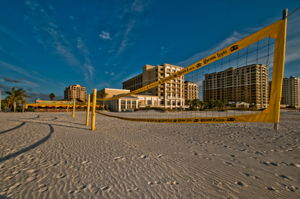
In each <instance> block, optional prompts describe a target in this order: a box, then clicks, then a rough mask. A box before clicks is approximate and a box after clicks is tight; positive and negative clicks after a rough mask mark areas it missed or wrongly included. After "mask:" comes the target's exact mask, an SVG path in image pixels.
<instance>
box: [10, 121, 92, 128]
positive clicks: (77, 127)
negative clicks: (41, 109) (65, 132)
mask: <svg viewBox="0 0 300 199" xmlns="http://www.w3.org/2000/svg"><path fill="white" fill-rule="evenodd" d="M11 121H20V120H11ZM21 121H22V120H21ZM26 122H27V123H36V124H44V125H45V124H46V125H47V124H48V125H50V124H49V123H46V122H49V120H48V121H44V122H45V123H44V122H38V121H26ZM58 122H59V121H58ZM74 124H75V123H74ZM51 125H53V126H60V127H66V128H73V129H81V130H89V129H87V128H81V127H76V126H68V125H62V124H51Z"/></svg>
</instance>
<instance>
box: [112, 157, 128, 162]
mask: <svg viewBox="0 0 300 199" xmlns="http://www.w3.org/2000/svg"><path fill="white" fill-rule="evenodd" d="M117 160H126V158H124V157H122V156H118V157H115V158H114V161H117Z"/></svg>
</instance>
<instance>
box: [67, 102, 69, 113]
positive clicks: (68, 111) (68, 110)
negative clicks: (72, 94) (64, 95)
mask: <svg viewBox="0 0 300 199" xmlns="http://www.w3.org/2000/svg"><path fill="white" fill-rule="evenodd" d="M68 112H69V104H68V105H67V113H68Z"/></svg>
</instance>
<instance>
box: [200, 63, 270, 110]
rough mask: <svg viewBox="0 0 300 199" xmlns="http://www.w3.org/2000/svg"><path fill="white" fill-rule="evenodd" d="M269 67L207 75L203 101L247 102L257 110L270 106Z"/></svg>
mask: <svg viewBox="0 0 300 199" xmlns="http://www.w3.org/2000/svg"><path fill="white" fill-rule="evenodd" d="M268 87H269V86H268V67H267V66H265V65H262V64H252V65H247V66H243V67H239V68H228V69H227V70H224V71H220V72H215V73H210V74H206V75H205V79H204V80H203V100H204V101H210V100H226V101H227V102H229V103H241V102H246V103H249V104H250V105H252V106H255V107H256V108H266V107H267V106H268V101H269V100H268V95H269V91H268Z"/></svg>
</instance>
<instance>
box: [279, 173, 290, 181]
mask: <svg viewBox="0 0 300 199" xmlns="http://www.w3.org/2000/svg"><path fill="white" fill-rule="evenodd" d="M275 176H277V177H280V178H283V179H285V180H292V179H291V178H290V177H288V176H286V175H282V174H277V173H275Z"/></svg>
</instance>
